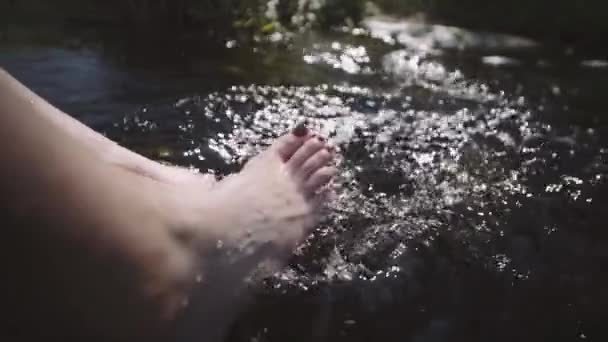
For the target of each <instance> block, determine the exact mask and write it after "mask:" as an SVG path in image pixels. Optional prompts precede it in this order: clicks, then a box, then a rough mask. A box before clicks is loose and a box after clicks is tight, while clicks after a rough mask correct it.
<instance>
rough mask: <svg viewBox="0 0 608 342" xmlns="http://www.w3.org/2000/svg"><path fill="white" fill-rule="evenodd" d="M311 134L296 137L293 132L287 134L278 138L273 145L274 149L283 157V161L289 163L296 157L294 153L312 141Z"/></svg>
mask: <svg viewBox="0 0 608 342" xmlns="http://www.w3.org/2000/svg"><path fill="white" fill-rule="evenodd" d="M310 137H311V134H310V132H308V131H307V132H306V134H304V135H296V134H294V133H293V132H292V133H288V134H285V135H284V136H282V137H280V138H278V139H277V140H276V141H275V143H274V144H273V148H274V150H275V151H277V153H278V154H279V155H280V156H281V159H283V161H288V160H289V159H291V157H292V156H293V155H294V153H295V152H296V151H297V150H298V149H299V148H300V147H302V145H303V144H304V143H305V142H306V141H307V140H308V139H310Z"/></svg>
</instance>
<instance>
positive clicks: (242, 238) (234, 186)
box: [203, 134, 336, 255]
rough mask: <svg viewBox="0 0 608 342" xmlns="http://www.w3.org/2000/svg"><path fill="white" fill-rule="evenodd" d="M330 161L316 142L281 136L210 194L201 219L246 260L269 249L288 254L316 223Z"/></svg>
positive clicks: (329, 175)
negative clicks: (265, 248) (270, 247)
mask: <svg viewBox="0 0 608 342" xmlns="http://www.w3.org/2000/svg"><path fill="white" fill-rule="evenodd" d="M332 160H333V152H331V151H330V150H329V149H328V148H327V145H326V144H325V142H324V141H323V140H322V138H318V137H313V136H312V135H310V134H306V135H304V136H300V137H298V136H296V135H295V134H287V135H285V136H283V137H281V138H279V139H278V140H277V141H276V142H275V143H274V144H273V145H272V146H271V147H270V148H269V149H268V150H266V151H264V152H262V153H261V154H259V155H258V156H256V157H255V158H253V159H252V160H250V161H249V162H248V163H247V164H246V165H245V167H244V168H243V170H242V171H241V172H240V173H238V174H234V175H231V176H229V177H226V178H225V179H224V180H222V181H220V182H219V183H218V184H217V185H216V186H215V187H213V188H212V189H211V190H210V192H209V193H208V194H207V195H206V198H207V200H206V201H205V203H204V207H205V210H203V211H204V212H207V213H209V214H208V215H207V216H206V217H205V218H204V219H205V221H206V222H207V225H210V227H212V231H213V233H214V234H216V236H217V237H218V239H220V240H221V241H222V243H223V244H224V245H225V246H226V247H228V248H230V247H232V248H235V249H236V250H238V251H240V252H242V253H244V254H245V255H249V254H252V253H254V252H255V251H256V249H258V248H259V247H260V246H264V245H271V246H273V247H274V248H275V249H276V251H277V252H279V251H282V252H286V253H287V255H288V254H289V253H291V251H292V250H293V249H294V248H295V247H296V245H297V244H298V243H299V242H300V241H301V240H302V238H304V237H305V236H306V235H307V234H308V233H309V232H310V229H312V228H314V225H315V224H316V222H317V220H318V218H319V213H320V208H321V206H322V205H323V204H324V201H325V194H326V192H325V191H324V190H323V189H324V186H325V185H326V184H328V182H329V181H330V180H331V179H332V177H333V176H334V174H335V172H336V170H335V168H334V167H333V166H331V165H330V163H331V162H332ZM209 199H210V200H211V201H209Z"/></svg>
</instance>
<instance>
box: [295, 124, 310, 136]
mask: <svg viewBox="0 0 608 342" xmlns="http://www.w3.org/2000/svg"><path fill="white" fill-rule="evenodd" d="M291 132H292V133H293V135H295V136H296V137H299V138H301V137H304V136H306V134H308V128H306V126H305V125H304V124H303V123H301V124H298V125H297V126H296V127H295V128H294V129H293V130H292V131H291Z"/></svg>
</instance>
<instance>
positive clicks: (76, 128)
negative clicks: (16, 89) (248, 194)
mask: <svg viewBox="0 0 608 342" xmlns="http://www.w3.org/2000/svg"><path fill="white" fill-rule="evenodd" d="M5 78H6V77H5ZM20 93H21V94H22V95H23V96H25V97H27V98H28V99H29V100H30V101H31V102H32V103H33V104H35V105H36V107H37V108H38V109H39V115H40V116H42V117H44V119H45V120H48V121H50V122H53V123H54V124H55V125H57V126H60V127H61V129H62V130H63V131H64V132H65V134H68V135H70V136H71V137H72V138H73V139H74V140H76V141H78V142H79V143H80V144H83V145H85V146H87V147H88V148H89V149H90V150H91V151H94V153H95V155H96V156H98V158H100V159H103V160H105V161H107V162H109V163H112V164H115V165H117V166H119V167H122V168H124V169H126V170H129V171H132V172H135V173H138V174H141V175H144V176H147V177H150V178H152V179H154V180H157V181H160V182H164V183H190V184H191V185H192V184H194V183H200V185H203V186H207V187H209V186H212V185H213V183H215V179H214V177H212V176H204V175H196V174H194V173H192V172H190V171H189V170H187V169H184V168H180V167H171V166H165V165H162V164H160V163H157V162H154V161H152V160H150V159H148V158H146V157H144V156H142V155H139V154H137V153H134V152H132V151H130V150H128V149H126V148H124V147H122V146H120V145H118V144H117V143H115V142H113V141H111V140H110V139H108V138H106V137H105V136H103V135H102V134H99V133H98V132H96V131H94V130H93V129H91V128H89V127H88V126H86V125H84V124H83V123H81V122H80V121H78V120H76V119H74V118H73V117H71V116H69V115H68V114H65V113H63V112H62V111H60V110H59V109H57V108H55V107H54V106H52V105H51V104H49V103H48V102H47V101H45V100H44V99H42V98H41V97H39V96H38V95H36V94H35V93H33V92H31V91H30V90H28V89H26V88H22V89H20Z"/></svg>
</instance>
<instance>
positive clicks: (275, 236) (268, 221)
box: [178, 131, 336, 341]
mask: <svg viewBox="0 0 608 342" xmlns="http://www.w3.org/2000/svg"><path fill="white" fill-rule="evenodd" d="M296 132H297V131H296ZM300 133H301V132H300ZM332 160H333V152H332V151H331V150H330V149H329V148H328V146H327V145H326V144H325V142H324V141H323V140H322V139H319V138H316V137H313V135H312V134H310V133H308V132H305V133H304V134H303V135H302V134H300V136H296V135H295V134H293V133H292V134H287V135H285V136H283V137H281V138H279V139H278V140H277V141H276V142H275V143H274V144H273V145H272V146H271V147H270V148H269V149H268V150H266V151H265V152H263V153H261V154H260V155H258V156H256V157H255V158H253V159H252V160H250V161H249V163H247V165H246V166H245V167H244V168H243V170H242V171H241V172H240V173H238V174H235V175H232V176H229V177H227V178H225V179H224V180H222V181H220V182H219V183H218V184H217V185H216V186H214V187H213V188H212V189H211V190H210V191H209V192H207V193H205V198H204V202H203V203H200V204H199V206H198V208H199V209H198V215H199V216H198V219H197V221H196V222H199V223H198V224H194V225H190V227H195V228H190V229H189V230H188V231H185V230H181V231H180V232H179V234H180V235H181V236H182V237H184V236H185V237H187V240H190V241H196V242H201V241H206V242H207V243H206V244H205V245H206V250H204V251H203V254H204V257H203V261H204V264H203V265H201V266H202V267H201V273H200V274H199V275H197V276H196V278H197V282H199V283H200V284H199V285H200V287H199V288H197V289H195V291H194V292H193V296H192V297H191V302H190V303H191V304H190V307H189V309H188V311H186V313H187V314H186V315H184V317H185V319H183V320H182V321H181V325H180V327H179V328H178V330H179V333H180V335H181V336H182V337H184V338H185V339H186V340H189V339H192V340H193V341H194V340H200V339H201V338H204V339H205V340H207V341H220V340H222V339H223V337H224V335H225V332H226V329H227V327H228V326H229V324H230V323H231V322H232V320H233V319H234V318H235V315H236V314H237V313H238V312H239V311H240V310H241V308H242V307H243V306H245V305H246V304H247V300H246V299H247V295H246V291H244V290H245V288H246V286H247V283H248V280H249V279H250V277H252V276H253V275H254V274H253V273H254V272H256V271H258V270H259V269H260V266H262V265H263V266H267V265H268V264H267V263H268V262H270V263H272V266H275V267H276V266H280V265H282V264H283V263H284V262H285V261H286V260H287V258H288V257H289V256H290V255H291V253H292V251H293V249H294V248H295V247H296V246H297V244H298V243H299V242H301V241H302V239H303V238H305V237H306V236H307V235H308V234H309V233H310V231H311V229H313V228H314V227H315V224H316V222H317V220H318V219H319V216H320V209H321V207H322V205H323V204H324V202H325V198H326V196H325V195H326V190H325V189H327V188H326V187H325V186H326V185H327V184H328V183H329V182H330V180H331V179H332V177H333V176H334V174H335V173H336V169H335V168H334V167H333V166H331V162H332ZM187 198H191V197H190V196H187ZM198 198H200V194H199V197H198ZM193 223H194V222H193ZM199 247H200V246H199Z"/></svg>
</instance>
